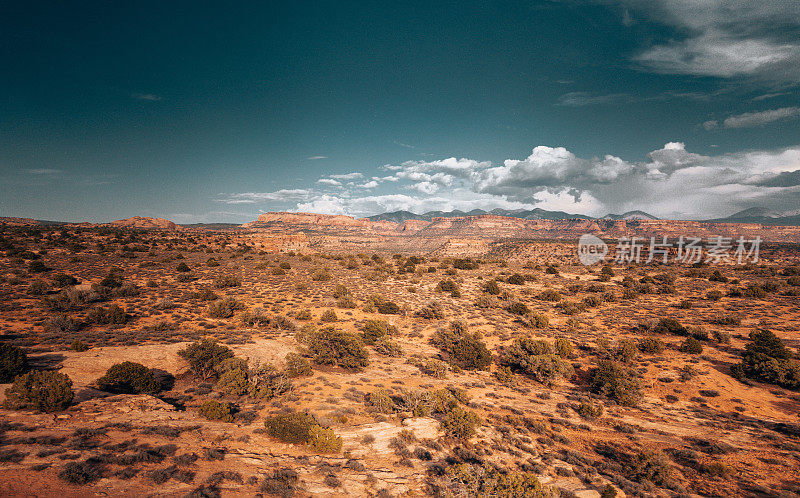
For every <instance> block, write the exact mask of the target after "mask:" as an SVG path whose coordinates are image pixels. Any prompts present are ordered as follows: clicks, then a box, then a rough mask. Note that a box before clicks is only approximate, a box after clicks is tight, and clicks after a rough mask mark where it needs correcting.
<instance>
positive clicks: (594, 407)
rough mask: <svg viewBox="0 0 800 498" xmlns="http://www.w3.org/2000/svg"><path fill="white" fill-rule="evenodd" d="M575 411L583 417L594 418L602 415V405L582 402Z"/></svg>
mask: <svg viewBox="0 0 800 498" xmlns="http://www.w3.org/2000/svg"><path fill="white" fill-rule="evenodd" d="M575 411H576V412H578V415H580V416H581V417H583V418H588V419H595V418H598V417H601V416H603V405H601V404H599V403H598V404H593V403H587V402H582V403H581V404H580V405H578V408H576V409H575Z"/></svg>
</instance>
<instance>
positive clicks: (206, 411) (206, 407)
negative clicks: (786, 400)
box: [198, 399, 233, 422]
mask: <svg viewBox="0 0 800 498" xmlns="http://www.w3.org/2000/svg"><path fill="white" fill-rule="evenodd" d="M198 414H199V415H200V416H201V417H203V418H204V419H206V420H219V421H221V422H233V413H232V410H231V406H230V405H229V404H228V403H226V402H222V403H220V402H219V401H217V400H213V399H209V400H206V401H203V403H202V404H201V405H200V409H199V410H198Z"/></svg>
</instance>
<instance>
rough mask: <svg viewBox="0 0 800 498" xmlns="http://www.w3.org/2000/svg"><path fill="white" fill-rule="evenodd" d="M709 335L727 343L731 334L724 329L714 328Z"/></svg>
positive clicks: (722, 342)
mask: <svg viewBox="0 0 800 498" xmlns="http://www.w3.org/2000/svg"><path fill="white" fill-rule="evenodd" d="M711 336H712V337H713V338H714V340H715V341H717V342H718V343H720V344H729V343H730V342H731V335H730V334H729V333H728V332H726V331H725V330H714V331H712V332H711Z"/></svg>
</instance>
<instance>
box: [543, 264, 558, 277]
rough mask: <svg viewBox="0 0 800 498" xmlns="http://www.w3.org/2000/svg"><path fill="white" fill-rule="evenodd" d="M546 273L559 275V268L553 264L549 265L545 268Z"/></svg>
mask: <svg viewBox="0 0 800 498" xmlns="http://www.w3.org/2000/svg"><path fill="white" fill-rule="evenodd" d="M544 272H545V273H547V274H548V275H558V268H556V267H555V266H553V265H548V266H547V268H545V270H544Z"/></svg>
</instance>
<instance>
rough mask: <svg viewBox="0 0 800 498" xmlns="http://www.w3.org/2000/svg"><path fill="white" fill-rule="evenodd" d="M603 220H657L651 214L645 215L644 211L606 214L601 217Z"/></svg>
mask: <svg viewBox="0 0 800 498" xmlns="http://www.w3.org/2000/svg"><path fill="white" fill-rule="evenodd" d="M603 219H604V220H657V219H658V218H656V217H655V216H653V215H652V214H648V213H645V212H644V211H628V212H627V213H622V214H607V215H605V216H603Z"/></svg>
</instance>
